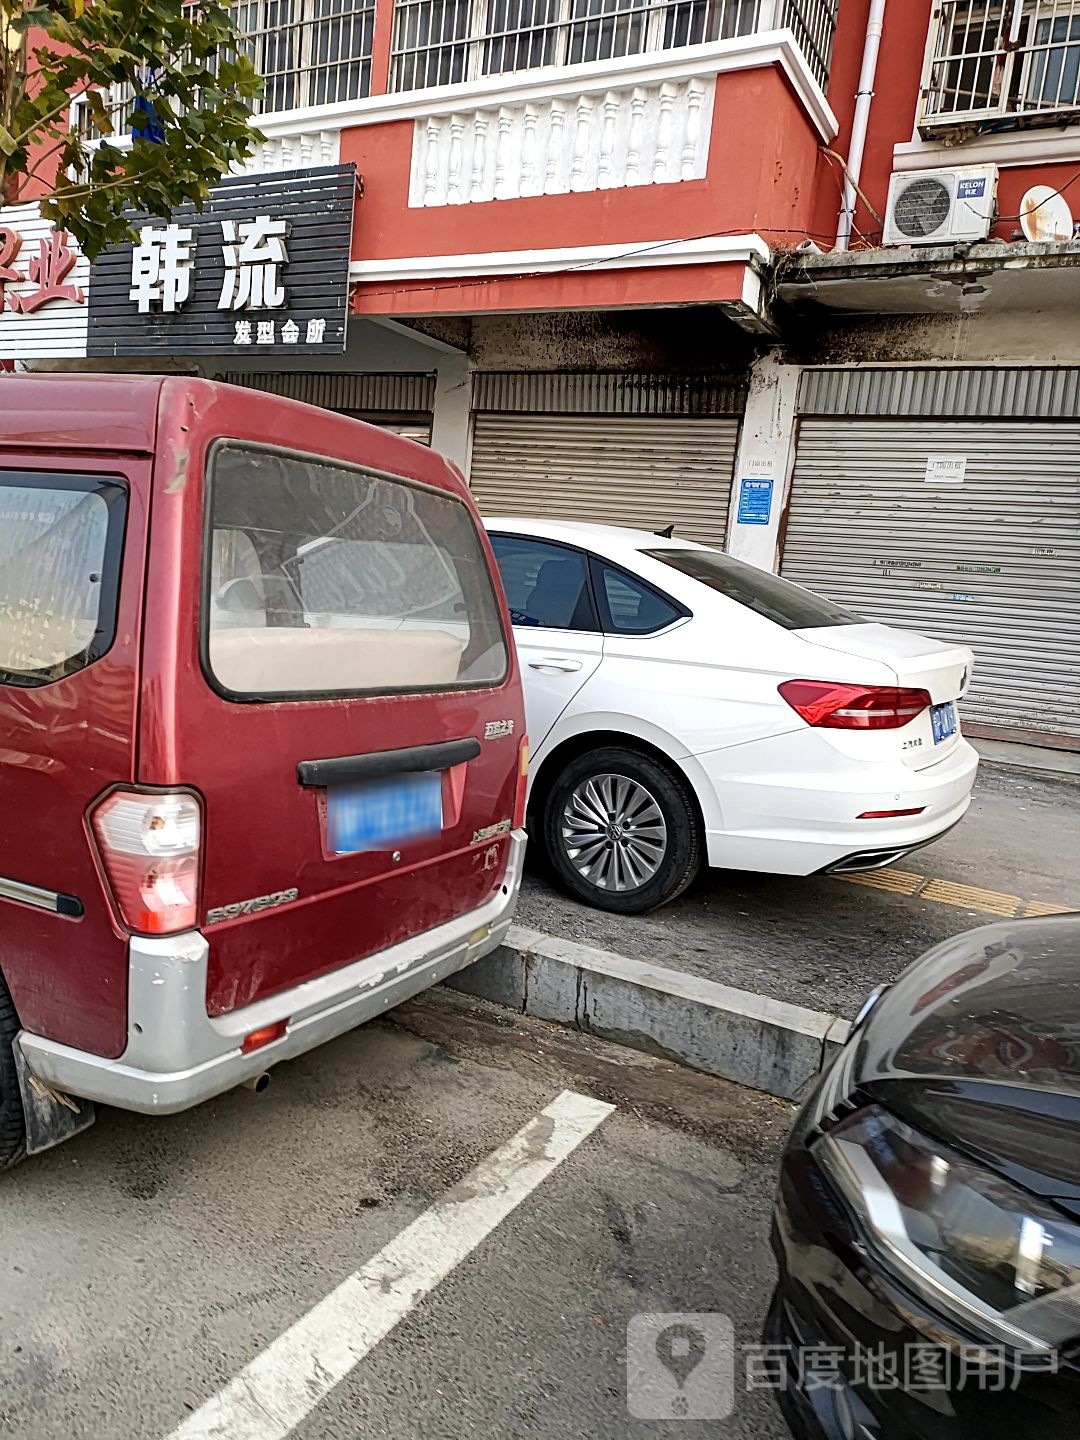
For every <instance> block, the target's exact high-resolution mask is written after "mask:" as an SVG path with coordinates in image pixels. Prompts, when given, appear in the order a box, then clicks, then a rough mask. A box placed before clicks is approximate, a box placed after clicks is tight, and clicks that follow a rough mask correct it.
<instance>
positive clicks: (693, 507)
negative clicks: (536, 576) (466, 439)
mask: <svg viewBox="0 0 1080 1440" xmlns="http://www.w3.org/2000/svg"><path fill="white" fill-rule="evenodd" d="M738 438H739V422H738V419H737V417H735V416H731V415H724V416H718V415H708V416H684V415H560V414H531V415H530V414H525V415H521V414H518V415H512V414H479V415H477V417H476V426H475V431H474V436H473V454H472V469H471V484H472V489H473V493H474V495H475V497H476V501H477V504H478V505H479V507H480V510H481V513H482V514H484V515H518V516H543V517H548V518H552V519H563V520H584V521H598V522H601V523H604V524H610V525H631V526H635V527H637V528H639V529H644V530H660V529H663V527H664V526H666V525H671V524H674V526H675V532H676V534H677V535H680V536H683V537H684V538H686V539H688V540H702V541H706V542H708V543H710V544H713V545H720V546H722V545H723V544H724V540H725V535H726V532H727V514H728V501H729V498H730V494H731V480H732V472H733V469H734V464H735V448H736V445H737V443H738Z"/></svg>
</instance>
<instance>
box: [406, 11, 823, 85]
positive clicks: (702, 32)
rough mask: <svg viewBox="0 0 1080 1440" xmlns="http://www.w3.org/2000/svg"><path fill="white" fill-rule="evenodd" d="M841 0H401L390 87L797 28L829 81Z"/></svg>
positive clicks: (817, 71) (797, 35)
mask: <svg viewBox="0 0 1080 1440" xmlns="http://www.w3.org/2000/svg"><path fill="white" fill-rule="evenodd" d="M838 3H839V0H396V4H395V6H394V34H393V46H392V68H391V89H392V90H396V91H402V90H422V89H426V88H427V87H429V86H433V85H453V84H457V83H459V82H461V81H465V80H474V79H477V78H478V77H480V76H483V75H502V74H507V73H510V72H512V71H517V70H533V69H537V68H540V67H543V66H551V65H577V64H582V63H584V62H586V61H589V60H616V59H620V58H621V57H623V56H626V55H640V54H644V53H647V52H650V51H657V50H673V49H676V48H677V47H679V46H682V45H697V44H700V43H702V42H703V41H708V40H728V39H733V38H734V37H736V36H739V35H751V34H755V33H757V32H759V31H762V30H771V29H774V28H789V29H791V30H792V31H793V33H794V34H795V38H796V40H797V41H798V43H799V45H800V46H801V48H802V50H803V52H804V54H805V55H806V58H807V61H808V63H809V65H810V67H811V69H812V70H813V72H814V74H815V75H816V77H817V78H818V80H819V81H820V82H821V84H822V85H824V83H825V81H826V79H827V78H828V68H829V61H830V58H831V54H832V41H833V34H834V31H835V28H836V11H837V7H838Z"/></svg>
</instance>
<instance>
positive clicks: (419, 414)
mask: <svg viewBox="0 0 1080 1440" xmlns="http://www.w3.org/2000/svg"><path fill="white" fill-rule="evenodd" d="M221 378H222V379H223V380H227V381H228V382H229V383H230V384H232V385H244V386H247V388H248V389H251V390H263V391H267V392H269V393H270V394H271V395H284V396H287V397H288V398H289V399H290V400H303V401H304V402H305V404H307V405H318V406H320V407H321V408H322V409H324V410H333V411H334V412H335V413H336V414H338V415H349V416H352V418H353V419H355V420H366V421H368V422H369V424H372V425H382V426H383V427H384V428H386V429H388V430H393V431H394V433H395V434H398V435H404V436H406V437H407V438H408V439H410V440H417V441H419V442H420V444H422V445H430V443H431V419H432V410H433V407H434V404H435V376H434V375H410V374H398V373H396V372H395V373H391V374H379V373H378V372H375V371H360V372H356V373H354V374H338V373H336V372H334V371H298V372H297V373H295V374H289V373H287V372H284V371H261V372H260V371H251V370H235V371H230V372H229V373H227V374H225V375H222V377H221Z"/></svg>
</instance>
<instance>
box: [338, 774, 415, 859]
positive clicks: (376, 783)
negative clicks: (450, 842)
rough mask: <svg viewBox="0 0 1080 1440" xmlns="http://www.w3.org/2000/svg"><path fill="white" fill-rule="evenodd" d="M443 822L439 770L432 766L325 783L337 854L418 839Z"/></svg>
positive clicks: (352, 852)
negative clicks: (408, 772)
mask: <svg viewBox="0 0 1080 1440" xmlns="http://www.w3.org/2000/svg"><path fill="white" fill-rule="evenodd" d="M442 822H443V813H442V775H441V774H440V773H439V772H438V771H436V770H428V771H424V772H423V773H422V774H420V775H394V776H391V777H388V778H387V779H385V780H359V781H357V782H356V783H355V784H353V785H330V786H328V787H327V791H326V828H327V834H328V839H329V842H330V849H331V851H332V852H333V853H334V854H335V855H352V854H356V853H357V852H358V851H361V850H389V849H391V848H392V847H393V846H395V845H401V844H404V842H405V841H407V840H422V839H424V838H426V837H427V836H430V835H438V834H439V832H440V831H441V830H442Z"/></svg>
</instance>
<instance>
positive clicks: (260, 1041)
mask: <svg viewBox="0 0 1080 1440" xmlns="http://www.w3.org/2000/svg"><path fill="white" fill-rule="evenodd" d="M288 1028H289V1022H288V1020H278V1021H276V1022H275V1023H274V1024H273V1025H262V1026H260V1028H259V1029H258V1030H252V1032H251V1034H250V1035H245V1036H244V1038H243V1040H242V1041H241V1043H240V1053H241V1054H242V1055H250V1054H251V1052H252V1051H253V1050H261V1049H262V1048H263V1046H264V1045H272V1044H273V1043H274V1041H275V1040H280V1039H281V1037H282V1036H283V1035H284V1034H285V1032H286V1031H287V1030H288Z"/></svg>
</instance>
